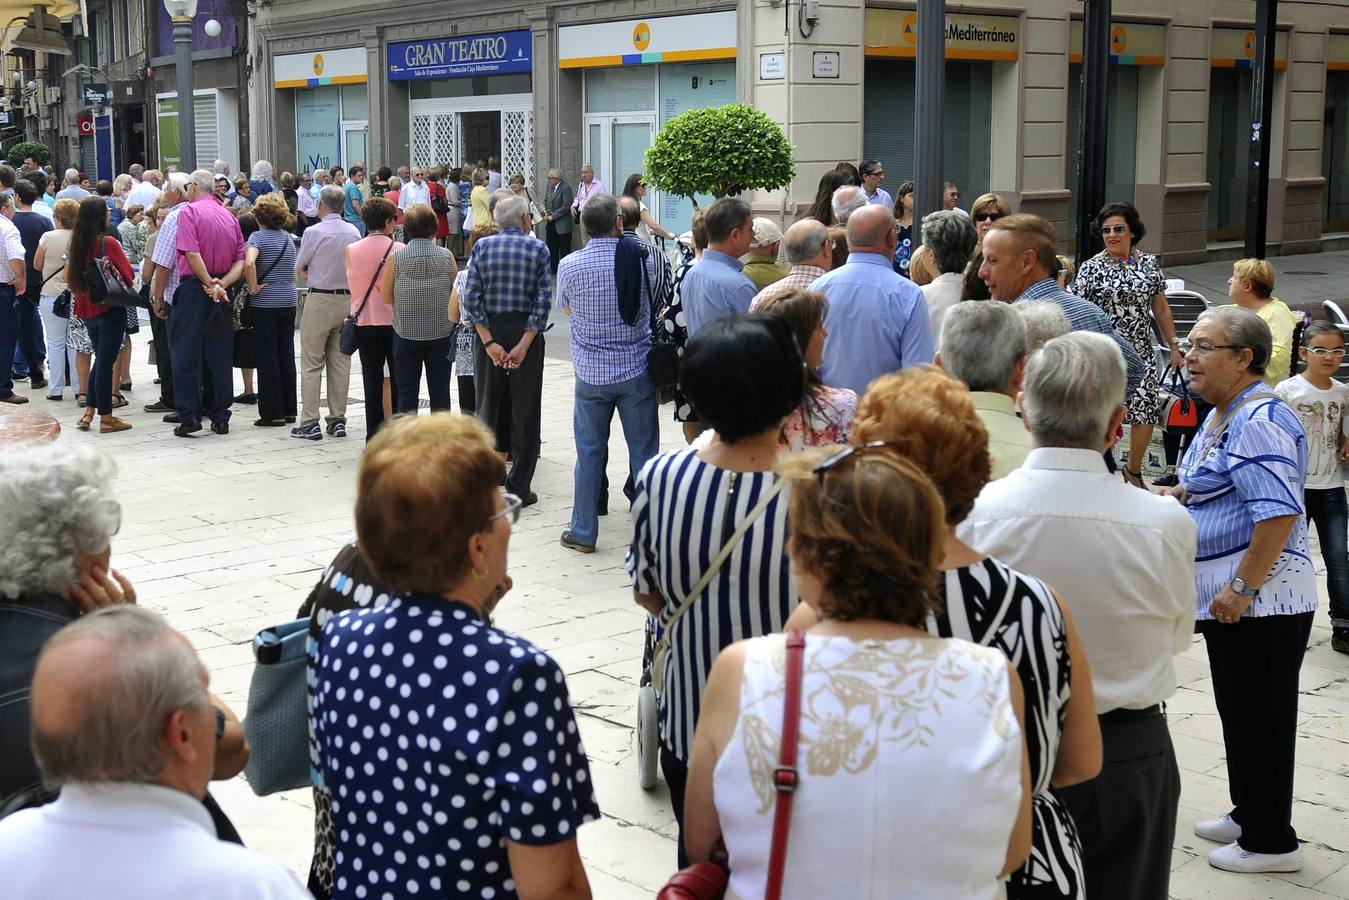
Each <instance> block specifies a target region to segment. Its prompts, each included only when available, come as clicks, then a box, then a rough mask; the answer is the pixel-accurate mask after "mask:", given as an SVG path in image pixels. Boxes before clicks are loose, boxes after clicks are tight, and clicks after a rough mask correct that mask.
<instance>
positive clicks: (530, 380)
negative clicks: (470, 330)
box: [473, 313, 543, 497]
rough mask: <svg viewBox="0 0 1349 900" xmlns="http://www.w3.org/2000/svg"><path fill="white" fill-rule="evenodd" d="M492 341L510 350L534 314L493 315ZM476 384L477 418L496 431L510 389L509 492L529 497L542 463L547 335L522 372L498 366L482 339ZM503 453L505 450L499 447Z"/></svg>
mask: <svg viewBox="0 0 1349 900" xmlns="http://www.w3.org/2000/svg"><path fill="white" fill-rule="evenodd" d="M487 319H488V321H487V327H488V328H489V329H491V332H492V338H493V339H494V340H495V341H496V342H497V343H499V344H500V345H501V346H502V347H505V348H506V349H507V350H510V348H512V347H514V346H515V345H516V344H518V343H519V342H520V338H521V337H523V336H524V333H525V325H526V324H527V322H528V319H529V316H527V315H526V314H524V313H504V314H498V315H489V316H488V317H487ZM473 384H474V387H476V388H477V391H478V398H477V401H478V413H477V414H478V419H479V420H480V421H481V422H482V423H483V424H484V425H486V426H487V427H488V428H490V429H492V430H493V431H495V430H496V428H497V422H498V418H499V415H500V409H501V394H502V392H503V391H504V390H506V389H507V388H508V387H509V390H510V410H511V469H510V471H509V472H508V473H507V474H506V489H507V490H508V491H510V492H511V493H513V494H518V495H519V496H521V497H524V496H526V495H527V494H528V493H529V487H530V484H532V483H533V481H534V469H535V467H536V466H537V465H538V463H539V448H540V444H541V438H540V428H541V422H542V419H543V335H542V334H538V335H536V336H535V337H534V340H533V342H532V343H530V345H529V352H527V353H526V354H525V359H524V362H522V363H521V364H520V368H518V369H502V368H498V367H497V365H496V364H495V363H493V362H492V360H491V357H489V356H488V355H487V350H486V349H485V348H484V347H483V345H482V337H481V336H475V337H474V340H473ZM497 449H501V448H497Z"/></svg>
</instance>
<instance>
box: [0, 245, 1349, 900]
mask: <svg viewBox="0 0 1349 900" xmlns="http://www.w3.org/2000/svg"><path fill="white" fill-rule="evenodd" d="M1328 256H1329V254H1328ZM1303 259H1304V258H1298V259H1297V264H1298V265H1299V266H1303V262H1302V260H1303ZM1305 259H1306V260H1307V261H1306V265H1305V267H1306V268H1311V267H1312V266H1313V265H1319V266H1322V267H1324V265H1325V263H1324V262H1323V261H1321V260H1319V259H1316V258H1314V257H1307V258H1305ZM1283 264H1284V263H1283V262H1282V261H1281V265H1283ZM1290 281H1291V277H1290ZM564 335H565V326H564V327H562V328H559V329H555V330H554V331H553V332H552V333H550V334H549V336H548V340H549V343H550V347H549V349H548V354H547V356H548V359H547V362H546V368H545V390H544V421H543V429H544V434H543V440H544V443H543V458H542V460H541V462H540V464H539V469H538V476H537V479H536V483H535V487H536V490H537V492H538V494H539V497H540V502H539V504H538V505H537V506H535V507H533V508H530V509H526V510H525V511H524V514H523V516H522V518H521V520H520V523H519V524H518V525H517V526H516V529H515V533H514V536H513V540H512V542H511V566H510V571H511V574H512V576H513V577H514V580H515V589H514V590H513V591H512V593H511V594H510V595H508V596H507V597H506V598H505V600H503V601H502V604H501V607H500V609H499V614H498V621H499V624H500V625H501V626H502V627H504V628H506V629H508V630H510V631H513V632H516V633H519V634H522V635H524V636H525V637H527V638H529V639H530V640H532V641H534V642H535V643H536V644H538V645H539V646H540V647H542V648H543V649H545V650H547V651H548V652H549V653H551V654H552V655H553V656H554V657H555V658H556V659H557V660H558V662H559V663H560V664H561V665H562V667H563V669H564V670H565V671H566V673H567V679H568V684H569V686H570V690H571V696H572V700H573V703H574V705H575V707H576V710H577V713H578V718H579V721H580V727H581V732H582V736H583V738H584V741H585V747H586V751H587V753H588V755H589V757H590V762H591V767H592V772H593V774H594V782H595V787H596V790H597V792H598V795H599V801H600V806H601V808H602V809H603V812H604V817H603V819H602V821H599V822H595V823H591V824H589V825H587V826H586V827H584V828H583V829H581V832H580V838H579V840H580V847H581V852H582V855H583V857H584V859H585V863H586V868H587V871H588V873H589V877H590V882H591V885H592V888H593V890H594V895H595V896H596V897H597V898H601V900H627V898H639V897H646V898H649V897H651V896H653V895H654V893H655V890H656V888H657V887H658V886H659V885H660V884H661V883H663V882H664V880H665V878H666V877H668V875H669V874H670V873H671V872H672V871H673V869H674V866H675V841H674V819H673V816H672V814H671V810H670V804H669V798H668V795H667V793H666V791H665V788H664V786H663V785H660V786H658V787H657V788H656V789H655V790H653V791H651V792H644V791H642V790H641V789H640V788H639V787H638V785H637V775H636V763H635V755H634V744H633V733H634V732H633V728H634V723H635V706H636V695H637V689H636V681H637V677H638V674H639V671H638V670H639V666H640V659H641V645H642V621H643V620H642V616H643V613H642V612H641V611H640V610H639V609H638V608H637V607H636V606H634V605H633V603H632V596H631V590H630V587H629V585H628V582H627V579H626V576H625V574H624V570H623V556H624V550H625V545H626V542H627V539H628V535H629V530H630V527H631V523H630V519H629V516H628V515H627V512H626V510H623V509H621V508H620V507H621V506H622V504H621V503H619V504H614V508H613V511H612V513H611V514H610V515H609V516H608V518H606V519H602V520H601V523H602V525H601V527H602V531H601V535H600V541H599V552H597V553H595V554H592V555H586V556H583V555H579V554H576V553H574V552H572V551H569V550H566V549H564V548H562V547H561V546H559V544H558V536H559V534H560V533H561V531H562V530H563V528H565V527H566V526H567V524H568V520H569V516H570V509H571V469H572V465H573V463H574V461H575V453H574V450H573V445H572V440H571V427H570V423H571V385H572V372H571V367H570V365H569V363H568V362H567V361H566V359H565V357H566V355H567V354H566V350H565V346H564V343H565V336H564ZM145 350H146V337H144V336H138V337H137V338H135V354H134V355H135V364H134V368H133V375H134V382H135V384H136V388H135V390H134V391H132V392H131V393H130V399H132V401H133V405H132V406H129V407H127V409H126V410H123V412H128V413H129V415H127V419H128V420H129V421H131V422H132V423H134V426H135V427H134V430H132V431H129V432H125V433H123V434H120V435H106V436H105V435H99V434H98V433H97V430H96V429H95V430H94V431H92V432H89V433H81V432H78V431H76V430H74V428H73V427H71V426H72V425H73V423H74V421H75V419H76V418H77V416H78V410H77V409H76V408H75V406H74V404H73V403H71V402H69V401H66V402H65V403H61V404H56V403H44V401H43V400H42V399H41V395H40V394H38V393H37V392H34V393H33V394H32V396H33V397H34V403H35V404H41V405H43V406H44V408H46V409H47V410H49V411H51V412H53V413H54V414H56V415H57V416H58V418H59V419H60V421H61V424H62V426H63V433H62V435H61V437H60V438H59V440H58V442H57V444H56V445H55V450H56V452H60V449H61V448H62V447H65V446H72V445H75V444H94V445H96V446H98V447H100V448H102V449H105V450H107V451H108V452H109V453H111V454H113V455H114V456H115V457H116V459H117V460H118V465H119V474H118V479H117V489H118V494H119V496H120V499H121V501H122V504H123V519H122V528H121V532H120V533H119V534H118V536H117V538H116V539H115V540H114V543H113V565H114V566H115V567H117V568H120V569H121V570H122V571H123V572H125V573H126V574H127V575H128V576H129V577H130V578H131V580H132V581H133V582H134V583H135V585H136V587H137V589H138V591H139V593H140V598H141V603H142V604H144V605H145V606H148V607H150V608H152V609H155V610H158V611H160V612H163V613H165V614H166V615H167V616H168V617H169V619H170V621H171V622H172V623H173V624H174V625H175V626H176V627H178V628H179V629H181V630H183V631H184V632H186V633H187V635H188V636H189V637H190V638H191V640H192V642H193V643H194V644H195V645H196V647H197V648H198V650H199V651H200V653H201V656H202V659H203V661H204V662H205V664H206V665H207V667H208V668H209V669H210V671H211V677H212V684H213V687H214V689H215V690H216V691H217V692H218V693H219V694H220V695H221V696H222V697H223V698H224V699H225V700H226V701H227V702H229V703H231V704H232V705H233V706H234V708H235V709H236V710H237V711H238V712H239V713H240V714H241V715H242V713H243V711H244V708H245V704H246V699H247V693H248V685H249V678H250V673H251V671H252V654H251V650H250V642H251V640H252V637H253V635H254V634H255V633H256V632H257V631H258V630H260V629H262V628H264V627H266V626H269V625H273V624H276V623H279V622H283V621H286V620H289V619H290V618H292V617H293V616H294V614H295V610H296V609H297V608H298V607H299V605H300V603H301V602H302V601H303V599H304V597H305V595H306V594H307V592H308V591H309V589H310V588H311V587H312V585H313V584H314V582H315V580H316V578H317V577H318V575H319V574H320V572H321V570H322V569H323V567H324V566H325V565H326V564H327V563H328V562H329V560H330V559H331V558H332V556H333V555H334V553H335V552H336V551H337V549H338V548H339V547H340V546H341V545H342V543H343V542H344V541H346V540H347V539H348V537H349V535H350V534H351V531H352V512H351V511H352V502H353V498H354V475H355V472H356V468H357V465H358V462H359V457H360V452H361V447H362V441H361V437H360V435H363V434H364V426H365V422H364V412H363V406H362V404H361V402H360V384H361V382H360V378H359V377H358V375H357V373H356V372H353V377H352V403H351V407H350V410H349V415H350V419H349V422H350V428H351V433H352V435H353V436H352V437H348V438H346V439H344V440H338V439H330V438H325V439H324V440H322V441H319V442H315V443H310V442H308V441H298V440H295V439H293V438H290V437H289V436H288V435H287V434H286V433H284V431H282V430H280V429H257V428H253V427H252V426H251V422H252V419H253V418H254V417H255V415H256V411H255V408H251V407H242V408H241V407H235V416H234V420H233V431H232V432H231V433H230V434H229V435H227V436H223V437H221V436H216V435H213V434H210V433H209V432H203V433H202V435H201V436H198V437H196V438H195V439H191V440H183V439H179V438H175V437H173V435H172V434H171V433H170V426H168V425H164V424H162V423H161V422H160V421H159V416H157V415H151V414H147V413H143V412H139V410H140V408H141V405H143V404H144V403H147V402H149V401H150V400H152V399H153V398H154V397H155V396H156V392H155V389H154V387H153V385H152V381H153V378H154V370H153V368H152V367H150V366H148V365H146V363H145V359H146V353H145ZM661 427H662V440H661V445H662V447H663V448H665V449H672V448H674V447H676V446H679V444H680V443H681V439H680V435H679V432H678V429H677V428H676V426H675V423H674V422H673V421H670V417H669V411H668V408H663V409H662V425H661ZM626 458H627V455H626V448H625V447H624V445H623V442H622V440H621V435H620V434H619V433H618V429H617V427H615V433H614V436H613V439H612V440H611V446H610V467H609V476H610V479H611V480H614V481H615V483H616V484H617V483H621V482H622V479H623V477H624V474H623V472H624V469H625V467H626ZM616 496H619V497H621V494H617V493H616ZM1102 550H1103V551H1106V550H1107V548H1102ZM1323 610H1324V607H1323V608H1322V611H1321V612H1320V614H1319V616H1320V617H1319V619H1318V622H1317V627H1316V628H1315V630H1314V632H1313V636H1312V647H1311V649H1310V651H1309V653H1308V655H1307V659H1306V664H1305V665H1304V667H1303V670H1302V688H1303V696H1302V703H1301V711H1300V712H1301V715H1300V723H1301V724H1300V727H1299V733H1298V768H1297V785H1296V798H1297V800H1296V803H1295V806H1294V823H1295V825H1296V826H1297V828H1298V831H1299V834H1300V835H1301V837H1302V839H1303V841H1305V844H1304V853H1305V858H1306V865H1305V867H1304V869H1303V870H1302V871H1301V872H1299V873H1296V874H1292V875H1285V876H1236V875H1230V874H1227V873H1223V872H1219V871H1217V870H1214V869H1211V868H1210V867H1209V866H1208V864H1207V861H1206V859H1205V858H1204V856H1203V854H1204V853H1206V852H1207V850H1208V849H1210V847H1211V846H1212V845H1209V844H1208V843H1206V842H1205V841H1203V840H1200V839H1198V838H1196V837H1195V836H1194V835H1193V834H1192V832H1191V831H1190V824H1191V823H1192V821H1193V820H1195V819H1197V818H1199V817H1201V816H1207V815H1212V814H1215V813H1220V812H1223V811H1225V810H1226V809H1227V808H1228V804H1227V791H1226V783H1225V778H1224V768H1223V745H1222V742H1221V741H1222V734H1221V728H1220V726H1219V723H1218V717H1217V714H1216V712H1215V709H1214V705H1213V696H1212V690H1211V686H1210V682H1209V676H1208V665H1207V662H1206V659H1205V656H1204V650H1203V646H1202V644H1201V642H1199V641H1198V640H1197V639H1196V642H1195V644H1194V645H1193V647H1192V648H1191V649H1190V650H1189V651H1187V652H1186V653H1185V654H1184V655H1183V656H1182V657H1180V658H1179V659H1178V660H1177V670H1178V673H1179V677H1180V682H1181V685H1182V686H1181V688H1180V690H1179V692H1178V693H1177V695H1176V696H1175V697H1174V698H1173V700H1172V702H1171V704H1170V716H1171V728H1172V734H1173V737H1174V740H1175V744H1176V751H1177V755H1178V757H1179V760H1180V766H1181V770H1182V779H1183V793H1182V797H1181V810H1180V826H1179V828H1178V833H1177V835H1176V841H1175V850H1174V859H1173V866H1174V875H1173V878H1172V883H1171V884H1172V896H1173V897H1175V898H1185V900H1191V898H1238V900H1242V898H1305V900H1312V898H1325V897H1339V898H1349V825H1347V823H1349V818H1347V817H1346V810H1349V729H1346V719H1347V718H1349V658H1346V657H1344V656H1341V655H1339V654H1336V653H1334V652H1333V651H1332V650H1331V649H1330V641H1329V629H1328V628H1327V627H1326V624H1325V618H1324V611H1323ZM214 791H215V793H216V795H217V797H218V798H219V800H220V802H221V804H222V805H223V806H224V808H225V809H226V810H227V811H228V813H229V814H230V815H231V817H232V818H233V820H234V822H235V823H236V825H237V826H238V828H239V831H240V833H241V834H242V835H243V837H244V840H245V841H246V842H247V843H248V844H249V845H250V846H251V847H254V848H256V849H257V850H259V851H261V852H263V853H265V854H267V855H268V856H270V857H273V858H275V859H277V860H279V861H280V862H282V863H284V864H285V865H287V866H290V867H291V868H292V869H294V870H295V871H296V872H297V873H299V874H300V876H301V877H302V878H303V875H304V873H305V872H307V869H308V864H309V857H310V850H311V840H312V809H311V800H310V795H309V792H308V791H292V792H288V793H284V794H279V795H273V796H270V797H262V798H260V797H256V796H254V795H253V793H252V791H251V790H250V789H249V787H248V785H247V784H246V783H245V782H244V780H243V779H242V777H240V778H236V779H233V780H231V781H229V782H225V783H217V784H216V785H215V787H214ZM0 893H3V892H2V891H0Z"/></svg>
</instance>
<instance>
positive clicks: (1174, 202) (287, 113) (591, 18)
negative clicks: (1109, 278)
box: [249, 0, 1349, 264]
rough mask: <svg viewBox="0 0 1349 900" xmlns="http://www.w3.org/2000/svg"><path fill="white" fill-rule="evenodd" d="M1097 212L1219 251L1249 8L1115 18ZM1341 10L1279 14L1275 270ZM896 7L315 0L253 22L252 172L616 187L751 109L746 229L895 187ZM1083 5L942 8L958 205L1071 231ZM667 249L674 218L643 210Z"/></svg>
mask: <svg viewBox="0 0 1349 900" xmlns="http://www.w3.org/2000/svg"><path fill="white" fill-rule="evenodd" d="M1114 7H1115V9H1114V21H1113V23H1112V33H1111V51H1112V53H1111V68H1110V96H1109V99H1108V102H1109V103H1110V110H1111V112H1110V132H1109V166H1110V171H1109V175H1108V179H1107V181H1108V189H1107V193H1108V197H1109V198H1110V199H1127V200H1131V201H1133V202H1134V203H1135V204H1136V205H1137V206H1138V207H1139V210H1140V211H1141V213H1142V215H1143V217H1144V219H1145V221H1146V222H1147V223H1148V224H1149V236H1148V238H1147V240H1146V242H1145V244H1144V246H1145V248H1146V249H1149V250H1151V251H1154V252H1159V253H1161V254H1162V255H1163V258H1164V260H1165V261H1166V262H1168V263H1171V264H1177V263H1187V262H1195V261H1200V260H1203V259H1205V258H1207V257H1209V256H1210V255H1224V254H1231V253H1234V252H1236V251H1237V250H1239V245H1240V242H1241V239H1242V236H1243V228H1244V221H1245V190H1246V170H1247V157H1246V154H1247V148H1248V145H1249V135H1250V122H1249V107H1250V91H1251V74H1252V73H1251V68H1250V65H1251V61H1252V59H1253V56H1254V39H1253V34H1252V19H1253V15H1254V5H1253V3H1251V2H1250V0H1201V2H1198V3H1193V4H1181V5H1176V4H1172V3H1169V2H1165V0H1116V2H1115V4H1114ZM1341 10H1342V7H1338V6H1335V5H1332V4H1328V3H1324V2H1313V0H1303V2H1290V0H1285V2H1284V3H1282V4H1280V10H1279V13H1280V15H1279V39H1278V41H1277V46H1276V57H1277V64H1276V72H1275V77H1274V104H1273V109H1272V111H1271V112H1272V114H1271V116H1270V117H1269V121H1267V122H1265V123H1262V134H1263V135H1264V138H1265V139H1266V140H1268V141H1269V142H1270V144H1271V148H1270V149H1271V160H1270V204H1269V215H1270V222H1269V244H1270V252H1271V253H1295V252H1308V251H1316V250H1319V249H1323V248H1340V247H1343V246H1349V184H1346V183H1345V181H1346V180H1345V178H1344V177H1343V173H1345V172H1346V171H1349V21H1345V20H1344V19H1343V16H1342V15H1341V14H1340V11H1341ZM916 22H917V18H916V13H915V11H914V6H913V5H912V4H909V5H906V4H904V3H880V2H871V3H868V2H865V0H821V2H820V3H819V4H818V5H816V4H815V3H803V2H801V0H742V2H740V3H738V4H727V3H724V2H721V3H718V2H714V0H708V2H698V0H683V2H674V3H669V2H657V0H599V2H584V3H570V2H563V3H558V2H531V0H525V2H523V3H521V4H516V5H512V6H501V5H497V6H483V5H477V4H474V5H472V6H470V5H469V4H463V3H457V2H456V3H450V4H444V3H442V4H428V3H424V2H413V3H409V4H405V5H402V6H400V7H398V11H397V16H396V17H390V16H389V15H388V8H387V7H378V6H376V5H374V4H360V5H356V4H347V5H344V6H343V7H342V8H341V9H340V10H333V9H332V8H331V4H330V3H325V2H324V0H274V2H272V3H271V4H268V5H262V6H259V7H258V8H257V10H256V19H255V20H254V27H253V29H252V31H251V35H252V41H253V43H252V47H251V57H252V60H253V69H252V78H251V81H250V83H251V86H252V91H253V96H252V104H251V105H252V109H253V134H252V135H251V136H250V137H251V140H250V143H249V149H250V150H251V155H252V158H269V159H271V160H272V161H273V162H274V163H275V164H276V165H277V167H278V168H280V169H294V170H297V171H299V170H306V169H313V168H315V167H318V166H326V165H333V164H342V165H350V164H351V163H352V162H356V161H362V162H365V163H367V164H368V165H371V166H378V165H390V166H397V165H401V164H405V163H414V164H435V163H444V164H446V165H448V166H451V167H453V166H458V165H460V164H461V163H463V162H465V161H468V160H473V161H476V160H479V159H486V158H488V157H492V156H495V157H498V158H499V159H500V160H501V170H502V172H503V173H505V174H507V175H510V174H513V173H515V172H519V173H522V174H524V175H525V177H526V181H527V183H528V184H529V185H530V186H531V188H532V189H533V190H535V191H538V190H541V189H542V185H543V183H544V177H545V173H546V170H547V169H548V168H549V167H552V166H556V167H558V168H560V169H562V171H563V172H564V175H565V177H566V178H567V179H568V180H570V181H574V180H575V178H576V173H577V171H578V169H579V167H580V165H581V164H582V163H583V162H589V163H591V164H592V165H594V167H595V170H596V173H597V175H598V177H599V178H600V179H601V180H602V181H604V182H605V184H606V185H607V186H608V187H609V188H610V189H611V190H614V191H618V190H621V189H622V186H623V183H624V181H625V180H626V178H627V176H628V175H630V174H632V173H634V172H639V171H640V169H641V165H642V159H643V154H644V153H645V150H646V148H647V147H649V146H650V145H651V143H652V141H653V140H654V138H655V134H656V132H657V131H658V130H659V128H660V127H661V126H662V125H663V124H664V122H665V121H667V120H668V119H669V118H670V117H671V116H673V115H677V114H678V113H679V112H682V111H684V110H686V109H689V108H694V107H699V106H716V105H720V104H723V103H727V102H732V101H740V102H746V103H752V104H754V105H755V106H757V107H758V108H760V109H762V110H764V111H765V112H767V113H768V114H770V115H771V116H773V117H774V118H775V119H776V120H777V121H779V122H780V123H782V125H783V126H784V128H785V130H786V132H787V135H788V138H789V140H790V141H791V142H792V144H793V145H794V146H795V148H796V155H797V164H798V165H797V177H796V180H795V181H794V182H793V184H792V185H790V186H789V187H788V188H785V189H783V190H780V191H776V192H771V193H768V192H760V193H759V194H757V195H756V196H754V197H753V198H752V199H753V202H754V204H755V206H756V208H757V209H759V210H760V211H761V212H763V213H764V214H768V215H776V216H779V217H781V218H782V219H784V220H790V219H792V218H794V217H795V216H796V215H797V214H798V213H799V212H800V211H801V210H802V209H803V208H804V207H805V206H806V205H808V204H809V203H810V201H811V199H812V198H813V196H814V193H815V187H816V184H817V183H818V180H819V178H820V176H821V175H822V174H823V173H824V172H825V171H827V170H828V169H830V168H833V166H834V165H835V164H836V163H837V162H838V161H840V160H851V161H854V162H856V161H858V160H860V159H863V158H867V157H875V158H878V159H880V160H882V162H884V164H885V167H886V172H887V174H888V178H889V183H888V186H889V187H890V188H891V189H892V190H893V189H894V188H895V187H896V186H897V185H898V184H899V183H900V182H902V181H903V180H905V179H906V178H907V177H909V175H910V174H911V172H912V170H913V107H914V81H915V55H916V54H915V50H916ZM1081 42H1082V38H1081V21H1080V4H1079V3H1076V2H1071V0H1024V2H1021V3H1015V2H1012V3H1005V4H980V5H970V4H956V3H948V14H947V22H946V63H945V66H946V110H945V119H944V126H943V130H944V135H945V138H946V140H945V144H944V146H945V173H946V177H947V179H948V180H951V181H954V182H956V183H957V184H958V185H959V186H960V188H961V191H962V195H963V196H964V198H965V200H966V201H968V200H972V199H973V197H974V196H975V195H976V194H979V193H982V192H983V191H985V190H994V191H997V192H999V193H1001V194H1003V195H1004V196H1005V197H1006V198H1007V199H1008V200H1009V202H1010V203H1011V204H1012V206H1013V207H1015V208H1018V209H1021V210H1024V211H1028V212H1036V213H1039V214H1041V215H1044V216H1045V217H1046V218H1048V219H1050V220H1051V221H1053V222H1055V223H1056V225H1057V226H1058V227H1059V228H1060V230H1061V233H1062V234H1063V235H1065V236H1066V235H1068V234H1069V226H1068V223H1069V222H1071V221H1072V220H1073V215H1074V197H1073V190H1072V188H1073V185H1074V184H1075V174H1074V172H1075V167H1076V141H1077V134H1078V130H1077V125H1078V120H1079V118H1080V113H1079V111H1080V109H1081V107H1082V102H1083V101H1082V98H1081V97H1080V91H1079V88H1078V83H1079V82H1078V78H1079V72H1080V64H1081ZM648 205H649V206H651V207H652V209H653V212H655V213H656V214H657V216H658V218H660V219H661V221H662V222H663V223H664V224H665V225H666V227H668V228H671V229H673V230H682V229H683V228H684V227H686V226H687V222H688V220H689V217H690V214H691V212H692V204H690V203H689V201H688V200H687V199H685V198H678V197H664V196H660V195H659V194H656V195H654V196H653V197H649V198H648Z"/></svg>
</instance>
